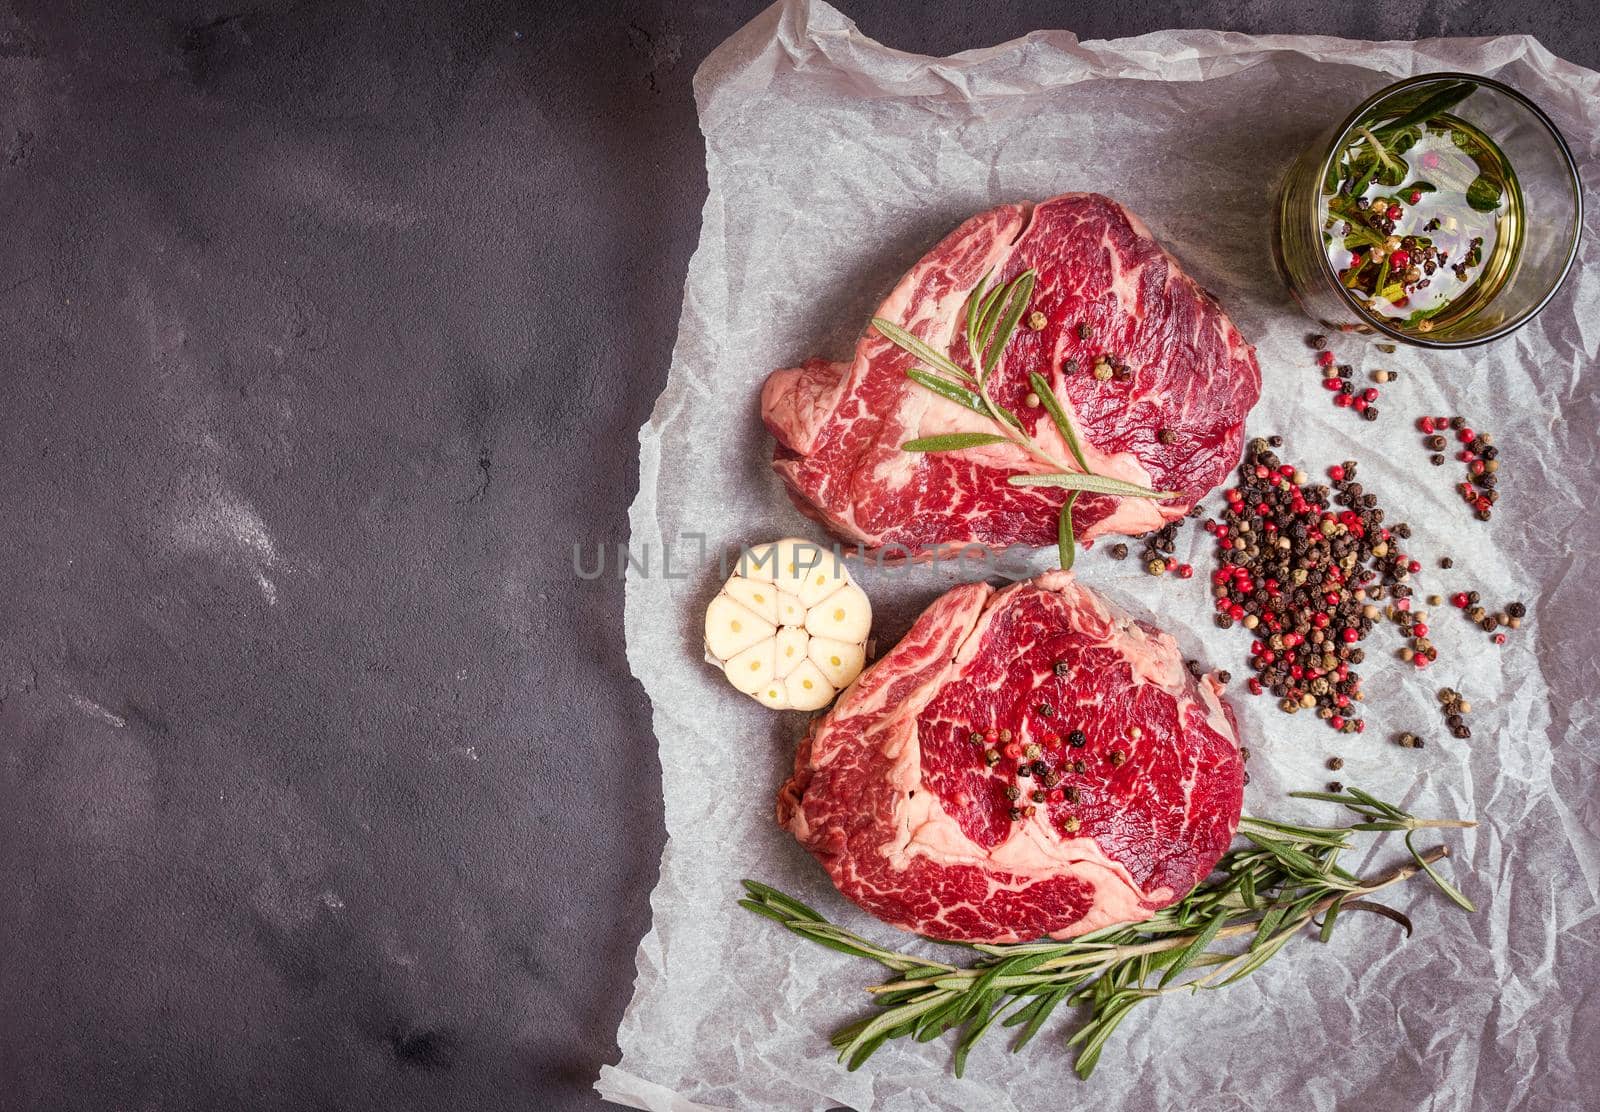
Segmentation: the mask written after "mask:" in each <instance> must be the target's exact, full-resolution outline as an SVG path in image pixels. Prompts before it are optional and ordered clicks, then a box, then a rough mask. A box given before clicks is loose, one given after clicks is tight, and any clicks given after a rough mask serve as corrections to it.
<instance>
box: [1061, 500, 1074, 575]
mask: <svg viewBox="0 0 1600 1112" xmlns="http://www.w3.org/2000/svg"><path fill="white" fill-rule="evenodd" d="M1077 502H1078V492H1077V491H1073V492H1072V493H1071V494H1069V495H1067V500H1066V501H1065V502H1063V503H1061V517H1060V519H1059V520H1057V522H1056V558H1057V559H1058V560H1059V561H1060V563H1061V570H1062V571H1071V570H1072V564H1073V560H1074V558H1075V557H1076V556H1077V554H1078V543H1077V539H1076V538H1075V537H1073V535H1072V507H1073V506H1075V505H1077Z"/></svg>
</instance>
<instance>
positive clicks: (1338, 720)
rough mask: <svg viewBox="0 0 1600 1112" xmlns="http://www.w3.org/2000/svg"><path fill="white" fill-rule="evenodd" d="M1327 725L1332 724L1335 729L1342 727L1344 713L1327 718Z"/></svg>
mask: <svg viewBox="0 0 1600 1112" xmlns="http://www.w3.org/2000/svg"><path fill="white" fill-rule="evenodd" d="M1328 725H1330V726H1332V727H1333V728H1334V729H1335V730H1342V729H1344V715H1342V714H1336V715H1334V716H1333V717H1332V718H1330V719H1328Z"/></svg>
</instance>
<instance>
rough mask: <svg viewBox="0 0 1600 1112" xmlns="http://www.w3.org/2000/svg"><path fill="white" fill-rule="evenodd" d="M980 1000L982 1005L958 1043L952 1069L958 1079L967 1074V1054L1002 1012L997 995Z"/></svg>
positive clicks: (977, 1009)
mask: <svg viewBox="0 0 1600 1112" xmlns="http://www.w3.org/2000/svg"><path fill="white" fill-rule="evenodd" d="M979 999H980V1000H981V1004H980V1005H979V1007H978V1008H976V1009H975V1010H974V1014H973V1016H972V1018H971V1019H969V1020H968V1021H967V1029H966V1030H965V1031H963V1032H961V1040H960V1041H959V1042H957V1043H956V1052H955V1055H954V1057H953V1059H952V1061H951V1066H952V1069H953V1070H954V1071H955V1075H956V1076H957V1077H958V1078H959V1077H960V1076H961V1075H962V1074H963V1073H965V1072H966V1069H967V1052H968V1051H970V1050H971V1049H972V1047H973V1044H975V1043H976V1042H977V1041H978V1040H979V1039H981V1038H983V1035H984V1032H985V1031H987V1030H989V1027H990V1025H991V1024H993V1023H994V1021H995V1017H996V1016H998V1015H999V1014H1000V1012H1001V1010H1002V1008H1001V1004H1000V1001H999V1000H998V998H997V996H996V995H995V994H990V995H987V996H982V997H980V998H979Z"/></svg>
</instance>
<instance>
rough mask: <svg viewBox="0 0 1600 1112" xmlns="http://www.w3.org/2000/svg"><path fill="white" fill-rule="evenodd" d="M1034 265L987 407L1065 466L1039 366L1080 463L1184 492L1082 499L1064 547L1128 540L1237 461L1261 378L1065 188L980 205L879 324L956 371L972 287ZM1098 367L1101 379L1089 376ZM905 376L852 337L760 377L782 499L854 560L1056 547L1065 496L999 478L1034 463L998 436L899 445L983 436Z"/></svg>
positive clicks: (1211, 318) (1100, 201)
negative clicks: (943, 550) (1034, 383)
mask: <svg viewBox="0 0 1600 1112" xmlns="http://www.w3.org/2000/svg"><path fill="white" fill-rule="evenodd" d="M1030 267H1031V268H1034V269H1035V270H1036V271H1037V284H1036V286H1035V290H1034V295H1033V300H1032V302H1031V307H1030V308H1031V310H1036V311H1038V312H1041V313H1043V314H1044V327H1042V328H1039V329H1034V328H1032V327H1030V325H1029V324H1028V323H1026V322H1025V323H1023V324H1022V325H1021V327H1019V328H1018V329H1017V331H1016V333H1015V334H1014V335H1013V337H1012V339H1011V342H1010V343H1009V344H1008V345H1007V347H1006V349H1005V351H1004V353H1003V354H1002V356H1001V360H1000V363H999V365H998V366H997V367H996V369H995V371H994V377H993V379H992V380H991V381H992V386H991V394H992V395H993V396H994V400H995V401H996V402H998V403H999V404H1000V405H1003V406H1007V407H1009V408H1010V409H1011V410H1012V411H1013V412H1015V413H1016V414H1017V415H1018V416H1019V417H1020V418H1021V419H1022V421H1023V423H1024V425H1026V426H1027V429H1028V432H1029V433H1030V434H1031V435H1033V436H1034V437H1035V439H1037V440H1038V441H1039V442H1040V444H1041V445H1042V446H1043V447H1044V448H1045V449H1046V451H1048V452H1049V453H1050V454H1051V455H1053V456H1054V457H1055V458H1057V459H1060V460H1070V459H1071V455H1070V454H1069V453H1068V451H1067V449H1066V447H1065V446H1064V444H1063V443H1062V439H1061V436H1060V434H1059V433H1058V432H1057V431H1056V428H1055V425H1054V423H1053V422H1052V421H1051V420H1050V417H1049V415H1048V414H1047V413H1046V412H1045V411H1044V410H1043V409H1041V408H1040V407H1039V406H1038V405H1034V406H1028V405H1026V404H1025V401H1026V396H1027V395H1028V393H1029V392H1030V388H1029V384H1028V375H1029V373H1030V372H1033V371H1037V372H1039V373H1040V374H1042V375H1043V376H1044V377H1045V378H1046V379H1048V380H1049V381H1050V383H1051V384H1052V386H1053V387H1054V388H1055V391H1056V394H1057V396H1058V397H1060V398H1061V399H1062V402H1063V403H1064V408H1065V409H1066V411H1067V413H1068V415H1069V417H1070V418H1071V420H1072V421H1073V424H1074V427H1075V428H1076V429H1077V431H1078V436H1079V439H1080V440H1081V441H1082V442H1083V448H1084V454H1085V457H1086V459H1087V462H1088V464H1089V467H1090V468H1091V469H1092V470H1093V471H1096V472H1098V473H1099V474H1102V475H1109V476H1112V477H1115V478H1119V479H1126V480H1128V481H1130V482H1135V483H1139V484H1141V485H1143V486H1147V487H1150V488H1152V489H1155V490H1171V491H1178V492H1181V496H1180V497H1178V498H1176V499H1173V500H1171V501H1167V502H1155V501H1148V500H1145V499H1139V498H1128V499H1116V498H1110V497H1105V496H1101V495H1083V496H1081V497H1080V498H1079V499H1078V503H1077V506H1076V507H1075V510H1074V514H1073V524H1074V527H1075V531H1076V533H1077V535H1078V537H1079V539H1080V540H1084V541H1088V540H1092V539H1093V538H1095V537H1097V536H1101V535H1103V534H1106V533H1143V532H1146V531H1148V530H1150V529H1153V528H1158V527H1159V526H1161V525H1162V524H1164V523H1165V522H1166V521H1170V520H1174V519H1176V518H1178V517H1181V516H1183V514H1184V513H1185V512H1186V511H1187V510H1188V509H1189V508H1190V507H1191V506H1193V505H1194V504H1195V503H1196V502H1197V501H1199V500H1200V499H1201V498H1202V497H1204V496H1205V494H1206V492H1207V491H1209V490H1210V489H1211V488H1212V487H1214V486H1215V485H1216V484H1217V483H1219V482H1221V481H1222V479H1223V477H1224V476H1225V475H1226V474H1227V473H1228V471H1229V469H1230V468H1232V467H1233V465H1234V464H1235V463H1237V462H1238V459H1239V452H1240V448H1241V445H1242V439H1243V430H1244V420H1245V415H1246V414H1247V413H1249V411H1250V407H1251V406H1253V405H1254V404H1255V402H1256V398H1257V396H1258V395H1259V394H1260V390H1261V371H1260V368H1259V367H1258V366H1257V365H1256V357H1255V350H1254V349H1253V348H1252V347H1251V346H1250V345H1249V344H1247V343H1245V342H1244V340H1243V339H1241V338H1240V336H1239V332H1238V330H1237V329H1236V328H1234V326H1233V322H1232V321H1230V320H1229V319H1228V317H1227V315H1226V314H1225V313H1224V312H1223V311H1222V309H1221V308H1220V307H1219V306H1218V305H1217V303H1216V301H1215V300H1213V299H1212V297H1211V295H1210V294H1208V293H1206V291H1205V290H1203V289H1201V288H1200V287H1199V286H1198V285H1196V284H1195V283H1194V281H1193V280H1192V279H1190V278H1189V277H1188V275H1186V274H1184V272H1183V271H1182V270H1181V269H1180V268H1179V266H1178V264H1177V262H1176V261H1175V260H1174V259H1173V258H1172V257H1171V256H1170V255H1168V254H1167V253H1166V252H1165V251H1163V250H1162V249H1161V246H1160V245H1159V244H1158V243H1156V241H1155V240H1154V239H1152V238H1151V236H1150V232H1149V230H1148V229H1147V228H1146V227H1145V226H1144V224H1143V223H1141V222H1140V220H1139V218H1138V217H1136V216H1134V215H1133V214H1132V213H1131V212H1129V211H1128V210H1127V209H1125V208H1123V207H1122V206H1121V205H1119V204H1117V203H1116V202H1115V201H1113V200H1111V199H1109V198H1107V197H1102V196H1100V195H1098V194H1094V193H1069V194H1066V195H1064V196H1061V197H1055V198H1052V199H1051V200H1048V201H1044V202H1041V203H1040V204H1038V205H1029V204H1011V205H1001V206H1000V207H999V208H995V209H990V210H989V211H988V212H984V213H979V214H978V215H977V216H974V217H972V218H971V219H970V220H968V221H967V222H966V223H965V224H962V225H961V227H959V228H957V229H956V230H955V231H954V232H952V233H950V235H949V236H947V237H946V238H945V240H944V242H942V243H940V244H939V245H938V246H937V247H935V248H934V249H933V250H932V251H930V252H929V253H928V254H927V255H926V256H924V257H923V259H922V261H921V262H919V263H917V265H916V266H914V267H912V268H911V272H910V273H909V274H907V275H906V276H905V277H904V278H902V279H901V281H900V284H899V285H898V286H896V287H895V290H894V292H893V293H891V294H890V295H889V299H888V300H887V301H885V302H884V303H883V306H882V307H881V308H880V309H879V310H878V313H877V315H878V316H881V317H884V318H886V319H888V320H890V321H893V322H895V323H896V324H899V325H901V326H902V327H904V328H906V329H907V330H909V331H910V332H912V333H913V334H915V335H916V336H917V337H918V338H920V339H921V340H923V341H924V342H925V343H927V344H929V345H930V346H932V347H934V348H935V349H937V350H939V351H941V352H944V353H946V354H948V355H949V356H950V358H951V359H952V360H954V361H955V362H956V363H958V364H960V365H961V366H962V367H965V368H967V369H969V370H970V369H971V366H972V364H971V361H970V360H969V359H968V357H967V351H966V342H965V319H966V318H965V302H966V299H967V296H968V294H969V293H970V292H971V291H972V289H973V288H974V287H975V286H977V285H978V283H979V281H980V280H982V279H983V278H984V276H985V275H986V274H989V273H990V272H991V271H993V272H994V274H995V276H996V278H997V279H998V280H1000V281H1009V280H1010V279H1011V278H1013V277H1015V276H1016V275H1018V274H1020V273H1022V272H1023V271H1025V270H1027V269H1029V268H1030ZM994 280H995V279H991V288H992V283H993V281H994ZM1102 358H1103V359H1105V360H1108V363H1107V366H1108V367H1109V368H1111V374H1110V376H1109V377H1104V376H1105V372H1104V371H1102V372H1101V376H1100V377H1097V375H1096V374H1095V371H1094V367H1095V364H1096V362H1097V361H1098V360H1101V359H1102ZM916 365H917V361H916V359H915V358H914V357H913V356H911V355H910V354H908V353H907V352H905V351H903V350H901V349H900V348H898V347H896V346H895V345H893V344H892V343H890V342H889V341H888V340H887V339H885V338H884V337H883V336H881V335H879V334H878V332H877V331H876V330H874V329H868V331H867V332H866V334H865V335H864V336H862V338H861V341H860V343H858V344H857V346H856V353H855V359H854V361H853V362H850V363H829V362H826V361H824V360H812V361H810V362H807V363H806V364H804V365H803V366H801V367H797V368H795V369H793V370H786V371H778V372H777V373H775V374H773V375H772V376H771V377H770V378H768V379H767V382H766V385H765V386H764V387H763V388H762V392H761V412H762V419H763V420H764V421H765V422H766V424H767V427H768V428H769V429H770V430H771V431H772V434H773V436H775V437H776V438H777V442H778V443H777V448H776V450H775V452H774V455H773V462H772V466H773V469H774V470H775V471H777V473H778V474H779V475H780V476H781V477H782V478H783V481H784V482H785V483H786V484H787V485H788V488H789V493H790V496H791V497H792V498H793V499H794V501H795V504H796V505H797V506H799V507H800V508H801V510H803V511H804V512H805V513H807V514H808V515H810V516H812V517H814V518H816V519H817V520H818V521H820V522H822V523H823V524H824V525H825V526H827V527H828V529H829V530H831V531H832V532H833V533H835V534H837V535H838V536H839V537H841V538H843V539H845V540H850V541H855V542H857V543H859V544H860V545H861V546H862V547H864V548H867V549H882V548H884V547H886V546H904V547H905V549H906V550H908V552H909V553H910V554H911V555H920V554H923V553H927V552H929V551H932V550H935V549H937V548H939V547H940V546H943V545H962V544H968V543H973V542H976V543H981V544H984V545H986V546H988V547H989V548H991V549H999V548H1003V547H1005V546H1007V545H1012V544H1021V545H1034V546H1039V545H1049V544H1054V543H1055V540H1056V519H1057V515H1058V513H1059V511H1060V508H1061V503H1062V501H1063V500H1064V499H1065V498H1066V492H1065V491H1064V490H1061V489H1060V488H1050V487H1014V486H1010V485H1008V484H1007V483H1006V481H1005V480H1006V477H1007V476H1008V475H1011V474H1013V473H1016V472H1019V471H1048V470H1051V468H1050V467H1049V466H1048V465H1046V464H1043V463H1041V462H1039V461H1038V460H1036V459H1033V458H1032V457H1030V456H1027V455H1024V454H1023V453H1022V452H1021V451H1020V450H1019V449H1017V448H1015V447H1013V446H1011V445H1006V444H1002V445H996V446H991V447H985V448H975V449H968V450H965V451H960V452H939V453H927V454H919V453H910V452H902V451H901V450H900V445H901V444H903V443H905V442H906V441H907V440H912V439H915V438H916V437H920V436H932V435H935V434H938V433H947V432H960V431H974V432H993V431H994V426H993V425H992V424H990V423H989V422H988V421H987V420H986V418H985V417H984V416H983V415H981V414H978V413H974V412H972V411H971V410H968V409H966V408H963V407H962V406H960V405H957V404H956V403H954V402H950V401H947V400H945V399H944V398H941V397H939V396H937V395H935V394H933V393H931V392H929V391H928V390H927V389H925V388H923V387H921V386H918V385H917V384H915V383H913V382H912V381H911V380H910V379H908V378H907V377H906V371H907V370H908V369H909V368H911V367H913V366H916ZM892 551H897V550H892Z"/></svg>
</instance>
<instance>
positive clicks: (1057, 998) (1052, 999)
mask: <svg viewBox="0 0 1600 1112" xmlns="http://www.w3.org/2000/svg"><path fill="white" fill-rule="evenodd" d="M1066 995H1067V990H1066V989H1064V988H1061V989H1052V990H1051V991H1049V992H1046V993H1043V994H1041V995H1040V996H1038V997H1037V998H1036V999H1035V1000H1034V1002H1033V1003H1032V1004H1029V1005H1028V1007H1027V1008H1024V1009H1022V1010H1021V1011H1018V1012H1013V1013H1012V1014H1011V1015H1010V1016H1007V1017H1006V1023H1007V1024H1009V1023H1010V1022H1011V1020H1012V1019H1014V1018H1018V1017H1020V1016H1022V1015H1023V1014H1025V1013H1026V1014H1027V1017H1028V1018H1027V1021H1026V1022H1025V1023H1023V1025H1022V1030H1020V1031H1018V1032H1017V1037H1016V1039H1015V1040H1013V1041H1012V1043H1011V1053H1013V1054H1015V1053H1016V1052H1017V1051H1019V1050H1021V1049H1022V1048H1023V1047H1025V1046H1027V1045H1028V1043H1029V1042H1031V1041H1032V1040H1033V1036H1035V1035H1037V1034H1038V1033H1039V1028H1040V1027H1043V1026H1044V1021H1045V1020H1047V1019H1049V1018H1050V1013H1051V1012H1053V1011H1055V1010H1056V1005H1057V1004H1060V1003H1061V1001H1062V998H1063V997H1065V996H1066Z"/></svg>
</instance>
